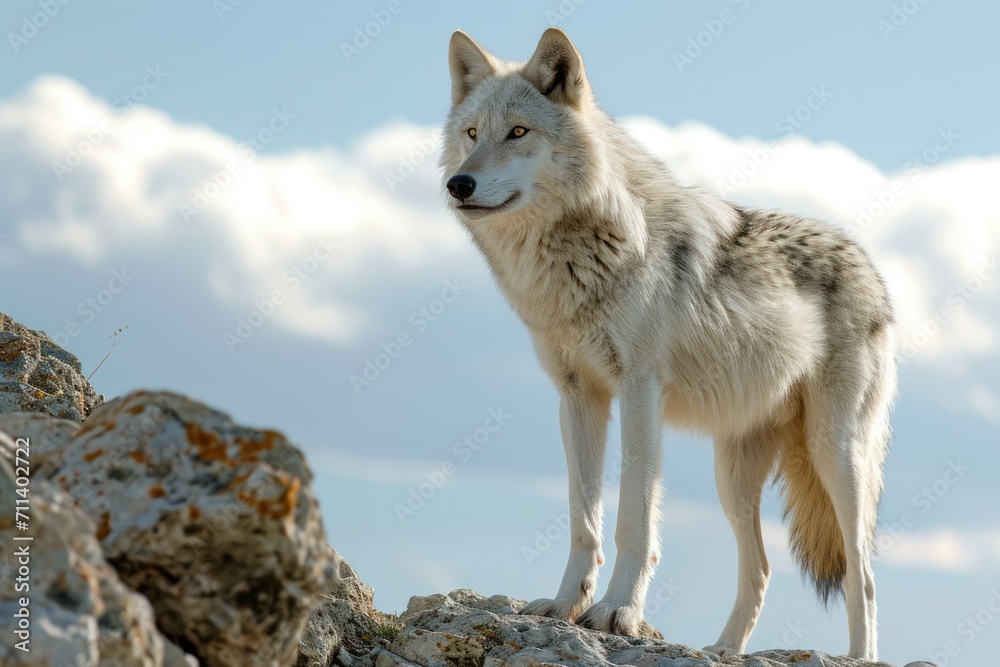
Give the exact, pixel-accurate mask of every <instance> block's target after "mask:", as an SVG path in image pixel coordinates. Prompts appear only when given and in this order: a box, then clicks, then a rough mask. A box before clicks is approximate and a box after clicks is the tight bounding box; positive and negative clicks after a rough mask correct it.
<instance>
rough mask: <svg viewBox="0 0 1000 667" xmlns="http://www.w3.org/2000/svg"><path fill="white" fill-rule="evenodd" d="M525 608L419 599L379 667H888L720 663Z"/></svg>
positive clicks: (506, 602)
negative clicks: (528, 613)
mask: <svg viewBox="0 0 1000 667" xmlns="http://www.w3.org/2000/svg"><path fill="white" fill-rule="evenodd" d="M525 604H526V603H525V602H524V601H522V600H515V599H513V598H508V597H504V596H500V595H496V596H493V597H491V598H485V597H483V596H481V595H479V594H478V593H475V592H474V591H468V590H458V591H454V592H452V593H450V594H448V595H432V596H429V597H414V598H411V599H410V604H409V605H408V606H407V608H406V612H404V613H403V616H402V620H403V622H404V624H405V628H404V629H403V630H402V632H400V633H399V635H398V636H397V637H396V638H395V640H394V641H393V642H392V644H391V645H390V646H389V647H388V648H387V649H382V650H379V651H378V652H377V654H376V656H375V665H376V667H414V665H423V666H424V667H455V666H456V665H462V666H466V665H467V666H469V667H475V666H486V667H489V666H491V665H505V666H507V667H529V666H530V667H534V666H536V665H540V664H549V665H573V666H574V667H613V666H616V665H636V666H637V667H654V666H656V667H660V666H663V667H666V666H667V665H670V666H676V667H681V666H682V665H683V666H684V667H713V666H721V665H726V666H732V667H784V666H788V667H792V666H794V667H891V666H890V665H887V664H886V663H873V662H865V661H860V660H852V659H850V658H843V657H832V656H828V655H826V654H824V653H820V652H818V651H762V652H759V653H754V654H751V655H739V656H733V657H729V658H724V659H723V658H719V657H718V656H716V655H714V654H712V653H706V652H704V651H698V650H696V649H692V648H688V647H687V646H681V645H679V644H670V643H668V642H665V641H660V640H655V639H635V638H631V637H622V636H619V635H611V634H607V633H604V632H595V631H592V630H585V629H583V628H581V627H579V626H576V625H573V624H570V623H565V622H563V621H558V620H554V619H551V618H543V617H539V616H521V615H519V614H517V612H518V611H519V610H520V609H521V608H522V607H524V605H525Z"/></svg>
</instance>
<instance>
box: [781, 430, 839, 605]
mask: <svg viewBox="0 0 1000 667" xmlns="http://www.w3.org/2000/svg"><path fill="white" fill-rule="evenodd" d="M796 421H797V422H798V423H796V424H790V425H789V426H791V427H792V428H790V429H788V431H787V437H786V438H785V441H784V443H783V446H782V448H781V451H780V453H779V457H780V459H779V462H778V471H777V480H778V481H779V482H780V483H781V485H782V487H783V490H784V496H785V513H784V516H785V519H786V520H788V522H789V525H788V539H789V544H790V546H791V550H792V555H793V556H794V557H795V560H796V561H797V562H798V564H799V568H800V569H801V570H802V574H803V575H804V576H807V577H808V578H809V579H810V580H811V581H812V583H813V585H814V586H815V587H816V594H817V596H818V597H819V599H820V601H821V602H822V603H823V604H824V605H829V604H830V602H832V601H833V600H834V599H836V598H837V597H838V596H842V595H843V593H844V575H845V574H846V572H847V558H846V556H845V554H844V536H843V533H842V532H841V530H840V523H839V522H838V521H837V514H836V512H835V511H834V509H833V501H831V500H830V495H829V494H828V493H827V491H826V489H825V488H824V487H823V483H822V482H821V481H820V478H819V475H818V474H817V472H816V468H815V466H814V465H813V461H812V459H811V458H810V456H809V450H808V448H807V446H806V436H805V430H804V428H803V424H802V418H801V415H800V416H799V417H798V418H796Z"/></svg>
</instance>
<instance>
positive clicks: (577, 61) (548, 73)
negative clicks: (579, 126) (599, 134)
mask: <svg viewBox="0 0 1000 667" xmlns="http://www.w3.org/2000/svg"><path fill="white" fill-rule="evenodd" d="M521 76H523V77H524V78H525V79H527V80H528V81H530V82H531V83H532V84H533V85H534V86H535V88H538V90H539V91H541V93H542V94H543V95H545V96H546V97H548V98H549V99H550V100H552V101H553V102H559V103H561V104H568V105H570V106H573V107H579V106H580V104H581V103H582V102H584V101H585V100H587V99H589V97H590V84H589V83H587V74H586V72H584V70H583V57H582V56H580V52H579V51H577V50H576V47H575V46H573V42H571V41H570V40H569V37H567V36H566V33H564V32H563V31H562V30H560V29H559V28H549V29H548V30H546V31H545V32H544V33H542V38H541V39H540V40H538V46H537V47H536V48H535V55H533V56H531V60H529V61H528V64H527V65H525V66H524V70H522V72H521Z"/></svg>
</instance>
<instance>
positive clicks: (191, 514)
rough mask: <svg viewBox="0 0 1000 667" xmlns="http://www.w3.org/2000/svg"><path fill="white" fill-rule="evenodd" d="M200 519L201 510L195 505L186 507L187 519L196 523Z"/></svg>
mask: <svg viewBox="0 0 1000 667" xmlns="http://www.w3.org/2000/svg"><path fill="white" fill-rule="evenodd" d="M199 517H201V510H200V509H198V508H197V506H195V505H188V518H189V519H191V520H192V521H197V520H198V519H199Z"/></svg>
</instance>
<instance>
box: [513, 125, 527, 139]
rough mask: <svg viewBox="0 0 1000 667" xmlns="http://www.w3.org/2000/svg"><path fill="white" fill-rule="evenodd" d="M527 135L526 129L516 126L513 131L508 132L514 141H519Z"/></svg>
mask: <svg viewBox="0 0 1000 667" xmlns="http://www.w3.org/2000/svg"><path fill="white" fill-rule="evenodd" d="M527 133H528V128H526V127H521V126H520V125H516V126H515V127H514V129H513V130H511V131H510V136H512V137H514V138H515V139H520V138H521V137H523V136H524V135H526V134H527Z"/></svg>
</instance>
